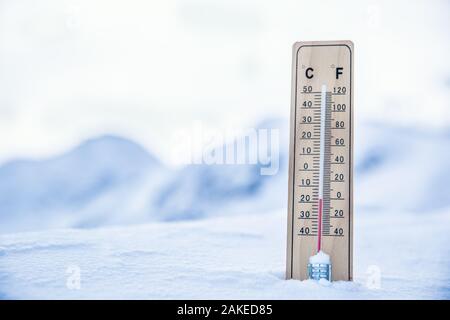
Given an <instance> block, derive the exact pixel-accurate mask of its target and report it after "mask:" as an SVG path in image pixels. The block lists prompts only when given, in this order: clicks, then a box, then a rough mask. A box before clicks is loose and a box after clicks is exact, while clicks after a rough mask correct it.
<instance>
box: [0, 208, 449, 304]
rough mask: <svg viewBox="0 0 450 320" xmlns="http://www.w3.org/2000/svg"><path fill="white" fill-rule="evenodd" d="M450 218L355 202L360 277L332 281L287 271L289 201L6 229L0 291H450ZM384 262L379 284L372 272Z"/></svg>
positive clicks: (214, 295)
mask: <svg viewBox="0 0 450 320" xmlns="http://www.w3.org/2000/svg"><path fill="white" fill-rule="evenodd" d="M417 223H419V224H420V227H418V226H417ZM449 223H450V211H443V212H436V213H434V214H429V215H427V217H426V218H421V217H420V216H417V215H415V214H411V213H405V212H399V211H393V212H383V213H380V212H361V210H357V213H356V219H355V231H356V234H355V281H354V282H333V283H331V284H326V285H325V284H323V283H317V282H314V281H312V280H307V281H296V280H284V268H285V244H286V232H285V231H286V213H285V211H284V210H282V211H276V212H272V213H266V214H256V215H255V214H250V215H239V216H231V217H217V218H210V219H203V220H196V221H178V222H171V223H150V224H147V225H141V226H133V227H131V226H130V227H109V228H99V229H92V230H73V229H67V230H55V231H51V232H35V233H22V234H11V235H3V236H0V243H1V245H0V292H1V297H3V298H22V299H24V298H45V299H51V298H53V299H66V298H73V299H78V298H94V299H96V298H112V299H121V298H130V299H141V298H142V299H197V298H198V299H200V298H204V299H219V298H224V299H225V298H230V299H240V298H242V299H304V298H308V299H380V298H383V299H417V298H419V299H432V298H438V299H448V298H450V285H449V284H450V273H449V269H448V266H449V263H450V252H449V247H448V243H449V240H450V234H449V232H448V225H449ZM398 226H401V228H398ZM72 266H77V267H79V268H80V270H81V287H80V289H79V290H74V289H68V288H67V287H66V282H67V279H68V277H69V275H68V274H67V273H66V271H67V270H68V268H70V267H72ZM377 270H380V272H381V282H380V288H379V289H377V288H376V286H375V287H374V286H371V285H370V284H371V281H370V277H369V276H370V274H373V272H374V271H375V272H376V271H377Z"/></svg>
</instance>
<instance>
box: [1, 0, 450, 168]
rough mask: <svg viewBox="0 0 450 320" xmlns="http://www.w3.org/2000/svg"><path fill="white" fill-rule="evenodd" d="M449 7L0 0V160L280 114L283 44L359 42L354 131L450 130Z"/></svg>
mask: <svg viewBox="0 0 450 320" xmlns="http://www.w3.org/2000/svg"><path fill="white" fill-rule="evenodd" d="M449 9H450V5H449V3H448V1H425V0H423V1H420V0H419V1H331V0H329V1H298V0H289V1H260V0H252V1H242V0H220V1H211V0H194V1H186V0H185V1H182V0H175V1H174V0H164V1H144V0H142V1H137V0H134V1H133V0H132V1H130V0H129V1H112V0H104V1H93V0H90V1H88V0H80V1H75V0H72V1H66V0H41V1H33V0H10V1H6V0H0V70H1V72H0V86H1V90H0V162H4V161H6V160H8V159H11V158H16V157H33V158H36V157H37V158H39V157H46V156H49V155H52V154H56V153H59V152H62V151H63V150H66V149H68V148H70V147H72V146H73V145H75V144H77V143H79V142H80V141H82V140H84V139H86V138H88V137H92V136H95V135H98V134H103V133H116V134H120V135H124V136H126V137H129V138H131V139H134V140H136V141H138V142H139V143H141V144H142V145H144V146H146V147H147V148H148V149H149V150H151V151H152V152H154V153H155V154H156V155H158V156H159V157H162V158H163V159H165V160H167V159H169V157H170V153H171V148H170V143H171V140H172V138H173V132H174V130H179V129H181V130H186V129H189V128H191V127H192V125H193V123H195V122H198V121H200V122H202V124H203V125H205V126H210V127H212V128H214V127H219V128H224V127H227V126H230V125H232V126H238V127H239V126H244V127H249V126H252V125H254V124H255V123H256V122H257V121H259V120H260V119H262V118H264V117H267V116H272V115H276V116H283V117H288V115H289V103H290V72H291V46H292V44H293V43H294V42H295V41H300V40H333V39H350V40H352V41H353V42H354V43H355V64H356V67H355V70H356V83H355V85H356V91H355V92H356V96H355V98H356V108H357V110H356V115H357V117H356V120H357V121H362V120H365V119H375V120H380V121H388V122H391V123H395V124H402V125H415V126H432V127H443V126H450V105H449V101H450V100H449V99H450V96H449V89H450V62H449V57H450V55H449V53H450V50H449V46H450V43H449V34H450V31H449V30H450V10H449Z"/></svg>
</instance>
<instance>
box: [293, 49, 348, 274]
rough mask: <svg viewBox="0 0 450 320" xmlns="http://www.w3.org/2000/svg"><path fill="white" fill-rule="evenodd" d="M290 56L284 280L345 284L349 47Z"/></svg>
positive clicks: (294, 51)
mask: <svg viewBox="0 0 450 320" xmlns="http://www.w3.org/2000/svg"><path fill="white" fill-rule="evenodd" d="M293 49H294V50H293V63H292V66H293V67H292V68H293V71H292V99H291V123H290V150H289V151H290V152H289V189H288V190H289V191H288V195H289V196H288V232H287V234H288V241H287V267H286V277H287V278H288V279H291V278H293V279H299V280H305V279H308V278H311V279H316V280H319V279H322V278H324V279H327V280H330V281H331V280H351V279H352V263H353V261H352V258H353V254H352V247H353V230H352V228H353V191H352V188H353V186H352V179H353V176H352V168H353V148H352V147H353V43H352V42H351V41H318V42H316V41H313V42H298V43H296V44H295V45H294V48H293Z"/></svg>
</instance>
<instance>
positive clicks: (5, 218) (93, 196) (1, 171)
mask: <svg viewBox="0 0 450 320" xmlns="http://www.w3.org/2000/svg"><path fill="white" fill-rule="evenodd" d="M161 168H162V165H161V164H160V163H159V162H158V161H157V160H156V159H155V158H154V157H153V156H151V155H149V154H148V153H147V152H146V151H145V150H144V149H143V148H141V147H140V146H139V145H137V144H135V143H134V142H131V141H130V140H126V139H124V138H120V137H116V136H103V137H99V138H95V139H91V140H88V141H86V142H84V143H83V144H81V145H80V146H78V147H76V148H75V149H73V150H72V151H70V152H68V153H66V154H63V155H61V156H57V157H54V158H50V159H44V160H17V161H12V162H9V163H7V164H5V165H3V166H2V167H0V226H1V227H0V230H1V231H3V232H6V231H8V232H11V231H17V230H36V229H40V228H47V227H54V226H88V225H91V226H95V225H101V224H105V223H106V222H107V221H108V220H111V219H112V218H113V217H112V216H109V217H106V216H105V217H103V218H101V217H100V216H99V214H98V213H99V211H101V210H100V209H101V208H102V207H103V208H105V205H106V204H108V206H107V207H108V208H106V209H107V210H114V208H115V207H116V206H117V205H118V204H120V203H122V202H123V201H125V202H126V201H127V200H128V199H120V198H117V199H111V196H112V195H114V194H115V193H117V192H118V191H121V193H123V194H124V195H126V191H127V189H133V187H134V186H135V185H137V184H139V183H142V181H143V180H145V178H146V176H147V175H148V174H149V173H151V172H152V171H156V170H160V169H161ZM106 196H108V198H109V201H106V199H105V197H106ZM112 200H113V201H112Z"/></svg>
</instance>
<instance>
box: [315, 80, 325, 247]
mask: <svg viewBox="0 0 450 320" xmlns="http://www.w3.org/2000/svg"><path fill="white" fill-rule="evenodd" d="M326 106H327V86H326V85H322V91H321V99H320V160H319V203H318V205H319V206H318V207H319V213H318V219H319V221H318V234H317V252H320V250H321V249H322V215H323V188H324V176H325V170H324V169H325V168H324V167H325V124H326V116H327V110H326Z"/></svg>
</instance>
